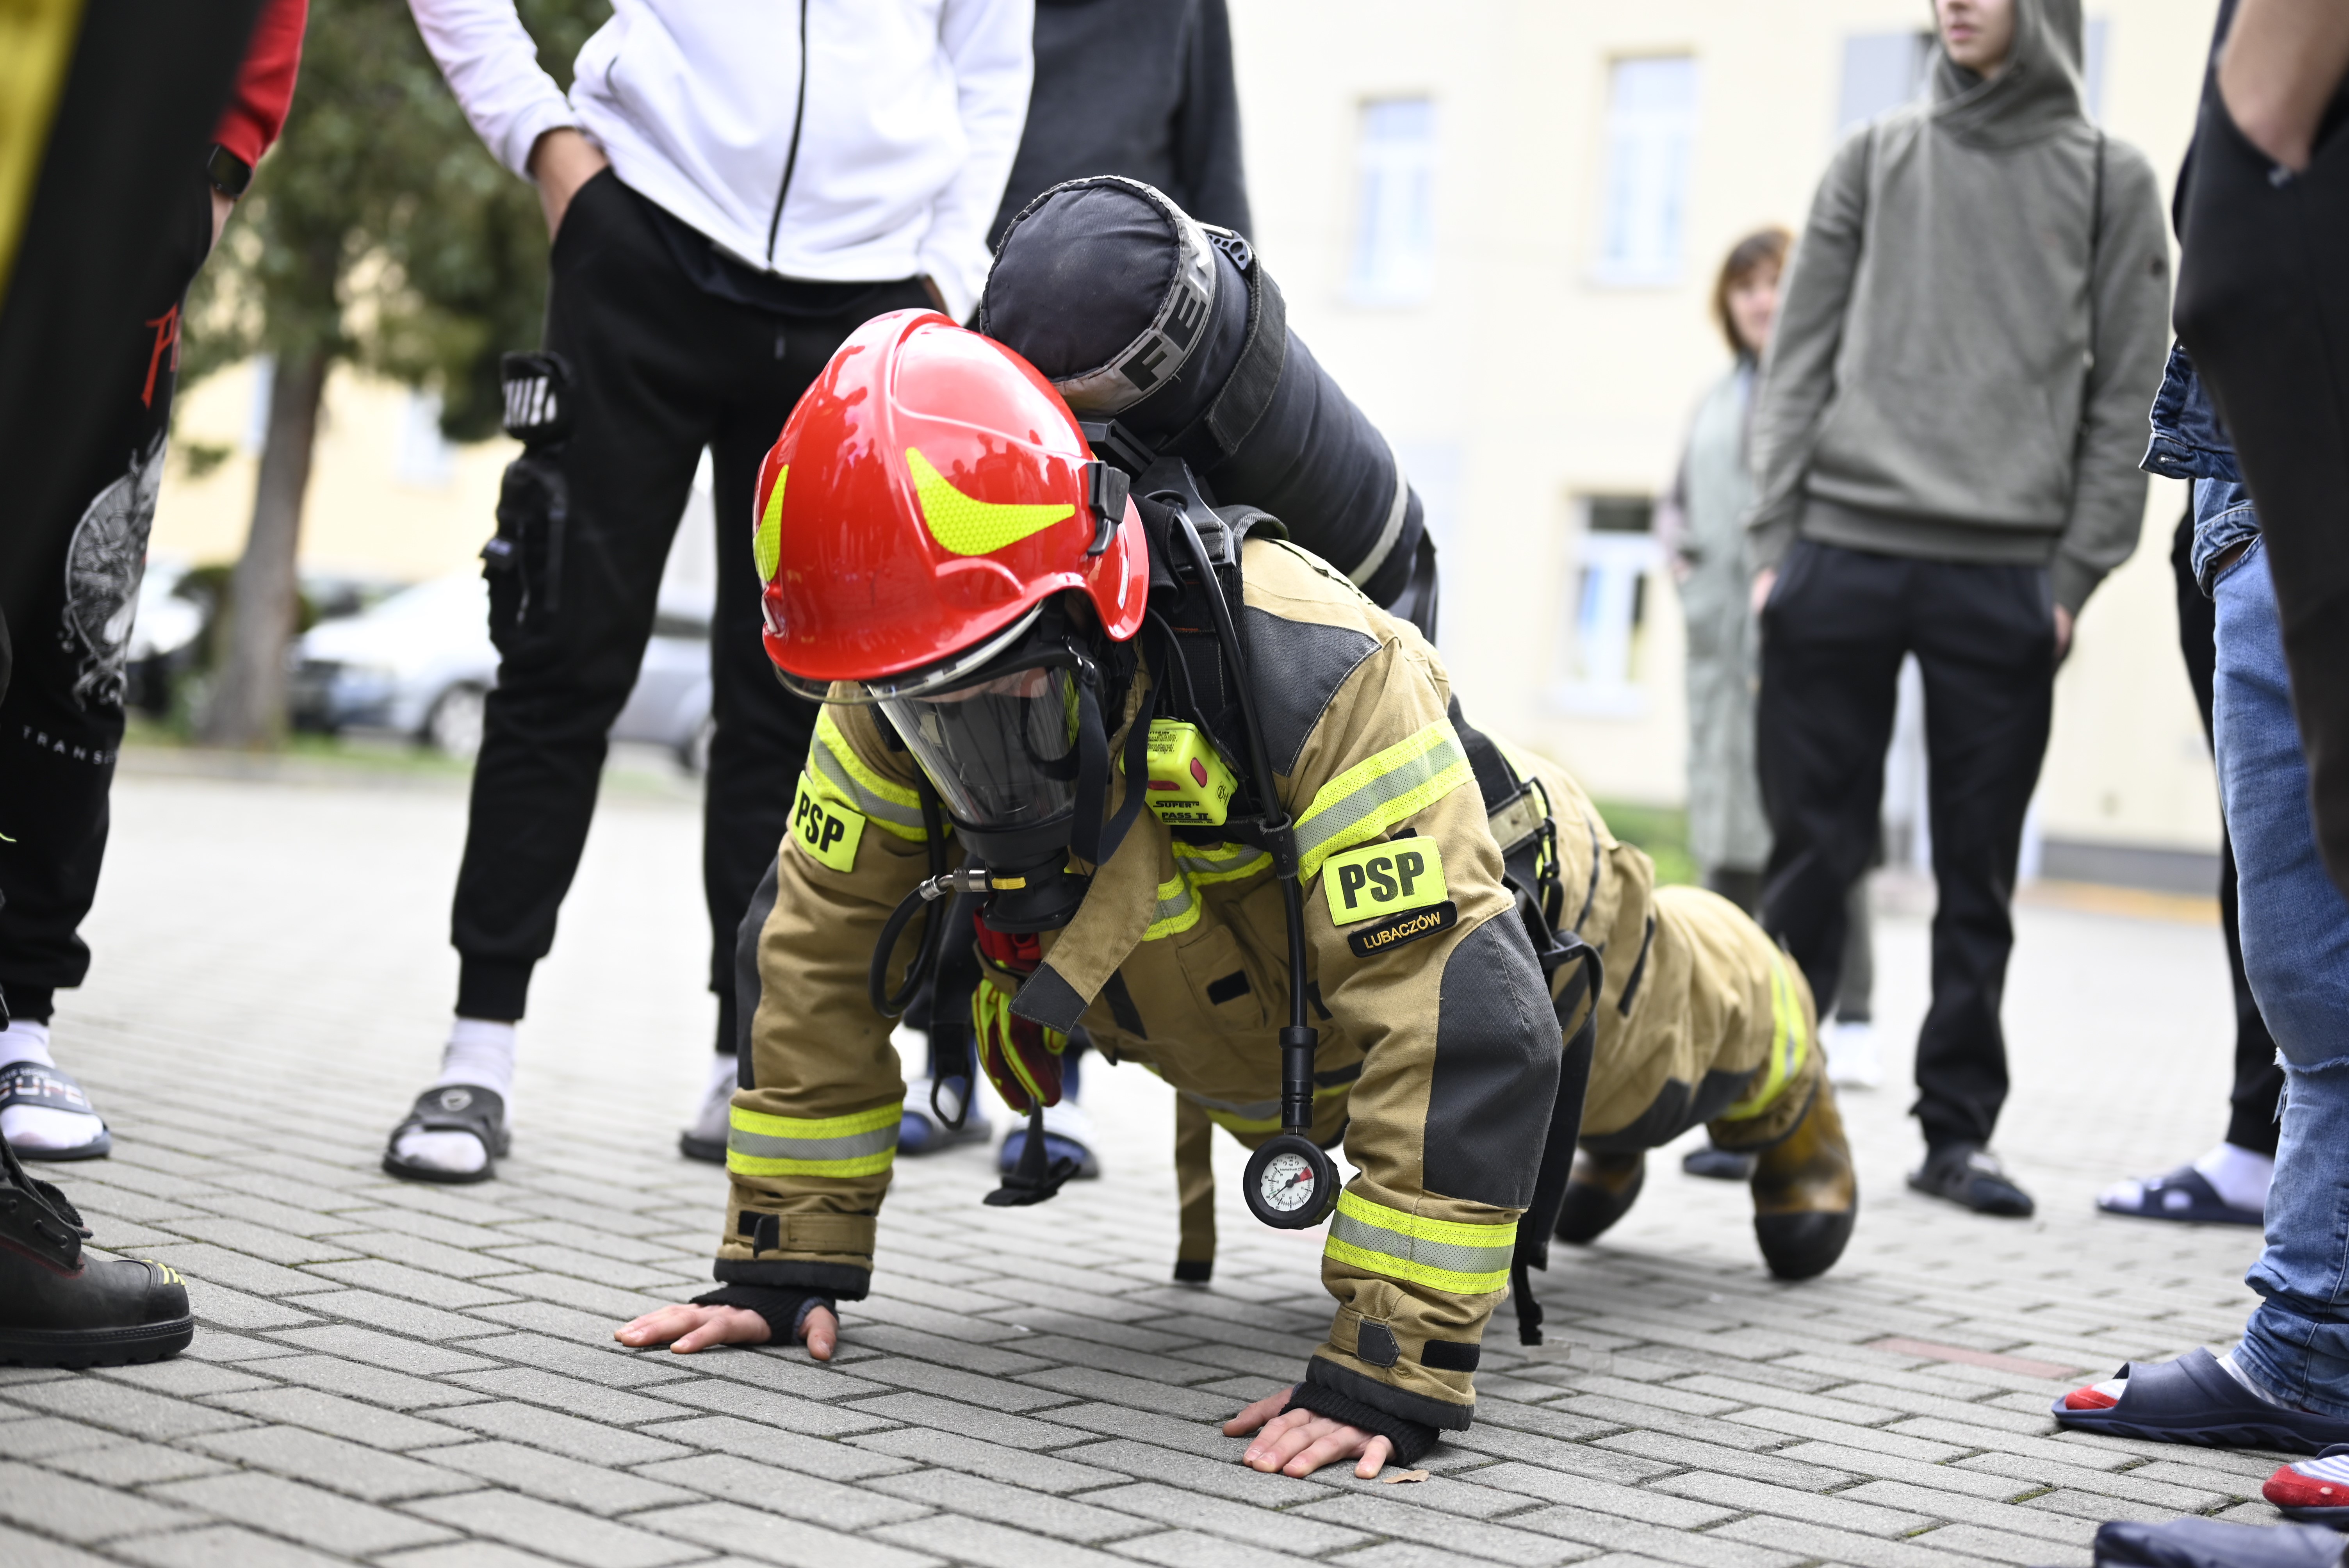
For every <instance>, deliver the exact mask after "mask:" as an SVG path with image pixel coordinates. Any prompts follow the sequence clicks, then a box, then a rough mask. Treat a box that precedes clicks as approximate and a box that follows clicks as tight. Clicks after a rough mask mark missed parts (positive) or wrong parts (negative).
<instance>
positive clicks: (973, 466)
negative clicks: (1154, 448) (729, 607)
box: [753, 310, 1150, 696]
mask: <svg viewBox="0 0 2349 1568" xmlns="http://www.w3.org/2000/svg"><path fill="white" fill-rule="evenodd" d="M1122 478H1123V476H1122V475H1117V474H1116V471H1115V470H1113V469H1108V468H1107V467H1106V465H1103V464H1100V463H1098V462H1096V461H1095V460H1094V459H1093V455H1092V448H1090V447H1089V446H1087V445H1086V443H1085V438H1084V435H1083V433H1082V432H1081V431H1080V430H1079V429H1078V428H1077V421H1076V418H1075V416H1073V415H1071V413H1070V412H1069V409H1068V406H1067V405H1066V404H1064V403H1062V402H1061V398H1060V396H1059V395H1058V394H1057V393H1055V392H1054V391H1053V390H1052V388H1051V386H1050V383H1048V382H1047V381H1045V379H1044V378H1043V377H1041V376H1040V375H1038V374H1037V373H1036V371H1035V369H1034V368H1033V367H1032V366H1030V365H1029V363H1028V362H1027V361H1026V360H1024V359H1022V358H1020V357H1019V355H1017V354H1015V353H1013V352H1012V351H1011V350H1010V349H1009V348H1006V347H1005V346H1003V345H1001V344H999V343H997V342H995V341H994V340H992V339H991V338H986V337H981V336H980V335H978V334H977V333H975V332H967V331H965V330H964V329H962V328H961V327H959V326H957V325H955V324H954V323H953V322H951V321H949V320H947V318H946V317H945V316H943V315H938V314H937V313H936V312H935V311H922V310H901V311H894V312H892V313H890V314H889V315H881V316H875V317H874V319H873V320H871V321H868V322H866V323H865V324H864V325H863V326H861V327H859V328H858V329H857V330H856V331H855V332H854V333H853V334H851V335H850V336H849V338H848V340H847V341H846V342H845V343H843V344H842V345H841V346H840V351H839V352H838V353H836V354H834V355H833V356H832V363H830V364H829V365H827V366H824V368H823V374H822V375H820V376H818V377H816V379H815V383H814V385H813V386H812V387H809V388H808V390H807V395H806V396H805V397H802V398H801V399H800V401H799V407H796V408H794V409H792V417H791V419H790V421H789V422H788V423H787V424H785V425H784V427H783V433H782V436H781V438H780V439H779V440H777V441H776V442H775V445H774V449H773V450H771V451H770V452H769V453H768V454H767V460H766V463H765V464H764V465H763V466H762V467H761V469H760V471H759V494H758V513H757V519H756V532H755V534H754V536H753V537H754V543H753V552H754V554H755V556H756V559H757V562H758V566H759V575H760V576H761V578H762V579H763V580H764V581H765V583H766V590H765V593H764V597H763V601H762V604H763V608H764V611H765V615H766V623H767V624H766V644H767V656H768V657H769V658H771V659H772V660H773V661H774V664H775V667H776V668H777V669H779V670H781V672H782V674H783V676H784V680H785V683H786V684H787V685H789V686H792V688H793V689H794V690H798V691H801V692H802V693H803V694H806V695H809V696H822V695H823V690H824V688H825V687H826V686H829V685H830V684H831V683H832V682H833V681H874V680H883V679H885V678H886V677H889V676H902V675H905V674H907V673H909V672H913V671H917V670H922V669H924V668H925V667H926V666H929V665H937V664H939V663H940V662H941V661H945V660H949V659H951V658H953V656H954V655H957V654H961V653H966V652H968V651H969V650H973V649H981V648H984V647H986V646H988V645H990V644H991V642H992V641H993V640H994V639H996V638H997V636H998V634H1009V633H1011V632H1014V631H1016V630H1017V629H1018V627H1019V624H1022V623H1024V622H1026V621H1027V620H1028V618H1029V617H1030V614H1031V613H1033V612H1035V611H1036V610H1037V609H1038V608H1039V607H1040V606H1041V605H1042V603H1044V601H1045V600H1047V599H1049V598H1050V597H1051V596H1052V595H1053V594H1055V593H1062V592H1065V591H1068V590H1071V589H1074V590H1077V591H1079V592H1081V593H1084V594H1085V595H1086V596H1087V597H1088V598H1089V599H1091V600H1092V606H1093V609H1094V611H1095V612H1096V613H1097V614H1099V615H1100V617H1101V621H1102V625H1103V626H1104V627H1105V628H1106V629H1107V630H1108V633H1109V634H1110V635H1111V636H1112V637H1114V638H1117V639H1119V640H1121V641H1123V639H1125V638H1128V637H1131V636H1132V635H1133V634H1134V632H1135V631H1136V630H1138V629H1139V628H1140V626H1141V624H1142V614H1143V601H1144V599H1145V598H1146V596H1147V594H1148V592H1149V587H1150V566H1149V561H1148V556H1147V554H1146V552H1145V550H1144V547H1143V532H1142V522H1141V519H1140V518H1139V517H1138V516H1137V515H1136V514H1135V512H1134V510H1133V504H1132V502H1131V501H1129V500H1126V499H1125V497H1124V488H1123V484H1121V483H1117V482H1116V480H1120V479H1122ZM1097 509H1098V510H1097ZM1112 520H1113V521H1112Z"/></svg>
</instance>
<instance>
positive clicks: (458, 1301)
mask: <svg viewBox="0 0 2349 1568" xmlns="http://www.w3.org/2000/svg"><path fill="white" fill-rule="evenodd" d="M302 1272H303V1273H305V1274H316V1275H317V1276H318V1277H319V1278H320V1279H326V1280H332V1281H334V1282H335V1283H336V1284H347V1285H350V1286H352V1287H354V1288H356V1289H358V1290H367V1291H373V1292H374V1293H376V1294H377V1295H387V1296H394V1297H397V1298H398V1299H400V1300H402V1301H413V1302H420V1303H422V1304H423V1305H426V1306H437V1307H441V1308H444V1309H446V1310H449V1311H452V1312H453V1311H455V1310H457V1309H458V1308H460V1307H467V1306H495V1305H502V1304H504V1303H508V1302H512V1300H513V1299H514V1298H513V1297H512V1295H508V1294H507V1293H506V1292H504V1291H502V1290H492V1289H491V1288H490V1287H488V1286H486V1285H484V1284H481V1283H479V1282H478V1281H471V1280H457V1279H450V1278H449V1277H448V1276H447V1275H445V1274H427V1273H426V1272H425V1271H424V1270H422V1269H412V1268H409V1267H408V1266H407V1265H406V1264H396V1263H393V1262H391V1261H389V1260H388V1259H386V1258H359V1259H357V1260H355V1261H353V1262H351V1263H347V1264H311V1265H310V1266H309V1267H307V1268H305V1270H303V1271H302ZM424 1550H426V1551H428V1552H431V1551H439V1550H440V1548H438V1547H426V1548H424Z"/></svg>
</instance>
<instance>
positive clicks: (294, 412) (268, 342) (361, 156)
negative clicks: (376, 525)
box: [181, 0, 610, 746]
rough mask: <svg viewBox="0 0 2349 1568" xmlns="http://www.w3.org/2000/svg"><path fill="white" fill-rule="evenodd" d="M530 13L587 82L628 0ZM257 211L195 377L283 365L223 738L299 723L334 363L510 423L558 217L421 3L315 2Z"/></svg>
mask: <svg viewBox="0 0 2349 1568" xmlns="http://www.w3.org/2000/svg"><path fill="white" fill-rule="evenodd" d="M520 10H521V14H522V17H523V25H524V26H527V27H528V28H529V29H530V32H531V35H532V36H533V37H534V38H535V39H536V40H537V41H538V45H539V54H540V59H541V61H542V63H543V64H545V65H546V66H547V67H549V69H550V70H551V71H552V73H553V74H554V77H555V79H556V80H557V81H558V82H559V83H561V84H563V85H564V86H565V87H566V88H567V87H568V86H569V83H570V77H571V62H572V60H573V59H574V57H576V56H577V54H578V52H579V46H580V45H582V44H583V43H585V41H586V38H587V36H588V35H589V34H590V33H592V32H593V31H595V28H596V27H597V26H600V25H601V24H602V22H603V21H604V19H605V16H607V15H609V14H610V5H609V4H608V0H521V5H520ZM237 205H238V209H239V211H238V212H237V214H236V216H235V217H234V218H233V220H232V221H231V222H230V225H229V229H228V232H227V234H226V236H225V237H224V239H223V241H222V245H221V247H220V250H219V251H218V253H215V254H214V256H213V257H212V263H211V264H210V265H209V266H208V267H207V268H206V269H205V271H204V273H203V275H202V278H201V279H200V280H199V281H198V284H197V285H196V289H195V291H194V293H193V295H192V297H191V300H190V306H189V311H188V315H187V320H188V323H189V327H188V333H187V341H188V351H187V354H186V355H185V356H184V357H183V359H182V363H181V377H182V379H183V380H186V381H192V380H194V379H196V378H198V377H202V375H204V374H205V373H206V372H208V371H210V370H213V369H217V368H219V367H220V366H223V365H229V364H233V363H236V362H238V361H240V360H243V359H245V358H247V357H249V356H252V355H254V354H268V355H270V356H273V357H274V365H275V368H274V372H273V374H272V378H271V408H270V420H269V434H268V440H267V445H266V447H265V448H264V450H263V453H262V459H261V467H260V472H259V476H258V478H257V480H256V482H255V486H254V512H253V526H252V529H251V531H250V534H249V535H248V538H247V540H246V543H245V549H244V554H243V558H242V559H241V560H240V561H239V562H238V563H237V570H236V573H235V577H234V579H233V587H232V590H231V593H230V603H229V604H228V613H227V614H226V615H225V616H223V617H222V624H221V635H220V648H221V658H220V664H221V675H220V681H219V685H218V687H217V689H216V690H215V691H214V693H213V695H212V701H211V703H210V704H209V706H208V710H207V712H206V715H205V717H204V719H203V722H202V735H203V738H205V739H206V740H209V741H211V742H212V743H214V744H218V745H235V746H256V745H266V744H270V743H272V742H273V741H274V740H275V739H276V738H278V737H279V736H280V735H281V734H282V733H283V730H284V726H285V645H286V642H287V640H288V639H289V638H290V637H291V636H292V634H293V630H294V624H295V603H296V591H295V558H296V556H297V554H298V552H299V546H300V539H301V520H302V500H303V492H304V491H305V489H306V488H307V486H308V483H309V474H310V452H311V449H312V447H313V446H314V445H315V443H316V436H317V415H318V407H319V403H320V399H321V397H323V395H324V391H325V387H326V377H327V374H328V372H329V370H330V369H331V367H332V366H333V365H334V364H335V363H336V361H342V360H347V361H352V362H355V363H357V364H358V365H360V366H365V367H366V368H367V369H369V370H372V371H375V372H377V373H378V374H381V375H385V376H388V377H393V378H395V379H397V380H400V381H404V382H406V383H408V384H409V385H410V386H415V387H429V388H430V389H432V390H434V391H437V392H438V393H440V397H441V417H440V423H441V428H442V430H443V431H444V432H445V433H446V434H447V435H449V436H450V438H453V439H458V440H467V439H478V438H481V437H484V436H488V435H491V434H492V433H493V432H495V430H496V429H497V428H498V420H499V413H500V407H499V404H500V397H499V388H498V356H499V355H500V354H502V353H503V352H504V351H505V350H507V349H510V348H523V347H530V346H534V345H535V344H536V343H537V341H538V332H539V321H540V317H541V315H542V313H543V309H544V304H545V298H546V229H545V222H544V220H543V218H542V216H541V215H540V211H539V205H538V200H537V195H536V192H535V191H533V189H532V188H531V187H530V186H529V185H528V184H527V183H526V182H524V181H521V180H518V179H516V178H515V177H514V176H513V175H512V174H510V173H508V172H507V171H506V170H504V169H503V168H502V167H501V166H500V165H499V163H498V161H497V160H495V159H494V158H492V156H491V155H490V152H489V150H488V149H487V148H485V147H483V146H482V145H481V140H480V139H479V138H477V137H476V136H475V135H474V134H473V131H472V128H471V126H469V125H468V124H467V123H466V121H465V117H464V115H463V113H462V112H461V111H460V109H459V108H458V107H457V100H456V98H454V97H453V96H452V95H451V94H450V91H449V88H448V86H447V84H446V83H444V82H443V81H442V80H441V78H440V70H439V69H438V67H435V66H434V65H433V63H432V57H431V56H430V54H429V53H428V52H427V51H426V49H425V47H424V41H423V39H422V38H421V37H420V36H419V35H418V33H417V31H416V24H415V22H414V20H413V19H412V18H411V17H410V16H409V11H408V6H407V5H406V4H405V0H311V4H310V22H309V27H308V31H307V34H306V36H305V38H304V40H303V48H302V72H301V78H300V81H299V84H298V85H297V87H296V88H295V95H294V105H293V109H292V112H291V113H290V114H289V115H288V116H287V118H286V121H285V135H284V137H283V138H282V139H280V140H279V142H278V145H277V147H276V149H275V150H274V151H273V152H271V153H270V154H269V156H268V157H266V158H265V159H264V160H263V161H262V164H261V168H260V170H258V171H257V173H256V175H255V177H254V183H253V188H252V190H251V191H248V192H247V193H246V195H245V198H244V200H243V201H240V202H239V203H238V204H237Z"/></svg>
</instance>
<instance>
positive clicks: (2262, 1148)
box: [2169, 505, 2283, 1160]
mask: <svg viewBox="0 0 2349 1568" xmlns="http://www.w3.org/2000/svg"><path fill="white" fill-rule="evenodd" d="M2193 550H2194V509H2193V507H2192V506H2190V505H2189V507H2188V508H2187V509H2186V515H2185V516H2184V517H2182V518H2180V519H2179V520H2178V532H2177V535H2176V537H2175V538H2173V539H2172V540H2171V541H2170V545H2169V569H2170V573H2171V575H2172V576H2173V577H2175V578H2176V580H2177V583H2178V652H2179V653H2181V654H2183V655H2185V656H2186V679H2187V682H2188V684H2189V685H2191V686H2193V688H2194V706H2195V707H2196V708H2197V709H2198V710H2199V712H2200V713H2201V715H2202V738H2203V739H2204V740H2206V741H2208V740H2209V738H2210V690H2211V686H2212V683H2213V682H2214V681H2215V680H2216V679H2217V667H2218V662H2219V660H2218V654H2219V650H2218V634H2219V611H2218V606H2217V605H2215V604H2213V603H2210V601H2209V598H2208V597H2206V596H2205V595H2204V594H2203V592H2202V586H2201V584H2200V583H2197V582H2195V581H2194V562H2193ZM2219 923H2220V926H2221V927H2222V928H2223V929H2224V930H2225V932H2226V934H2227V973H2228V975H2229V976H2230V978H2231V979H2232V980H2233V981H2234V985H2235V1088H2234V1090H2233V1092H2232V1093H2230V1095H2229V1096H2228V1097H2227V1104H2228V1110H2227V1141H2228V1142H2230V1143H2231V1144H2233V1145H2235V1146H2236V1147H2237V1148H2239V1149H2249V1150H2252V1151H2254V1152H2255V1153H2260V1154H2264V1155H2266V1156H2267V1157H2268V1158H2269V1159H2271V1160H2272V1159H2274V1158H2275V1151H2276V1133H2277V1131H2278V1128H2277V1125H2276V1102H2277V1101H2278V1100H2280V1099H2282V1098H2283V1068H2280V1067H2278V1066H2276V1059H2275V1056H2276V1043H2275V1037H2274V1036H2273V1035H2271V1034H2269V1033H2268V1026H2267V1020H2266V1019H2264V1018H2262V1017H2261V1016H2260V1004H2259V1002H2258V1000H2257V998H2255V997H2253V996H2252V995H2251V982H2250V981H2249V980H2247V979H2245V978H2244V976H2243V933H2242V927H2241V925H2240V923H2238V922H2237V919H2236V905H2235V851H2234V846H2233V845H2232V844H2230V842H2229V841H2228V840H2227V829H2226V823H2225V822H2224V821H2223V820H2222V821H2221V822H2220V825H2219Z"/></svg>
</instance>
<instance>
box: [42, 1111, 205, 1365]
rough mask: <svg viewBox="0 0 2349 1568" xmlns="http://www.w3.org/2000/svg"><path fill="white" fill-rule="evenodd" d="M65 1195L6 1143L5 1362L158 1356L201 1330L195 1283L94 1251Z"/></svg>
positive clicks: (118, 1361) (159, 1267)
mask: <svg viewBox="0 0 2349 1568" xmlns="http://www.w3.org/2000/svg"><path fill="white" fill-rule="evenodd" d="M88 1234H89V1233H88V1231H87V1230H85V1229H84V1228H83V1226H82V1222H81V1216H80V1215H79V1214H78V1213H76V1212H74V1206H73V1205H72V1204H71V1203H69V1202H67V1201H66V1196H65V1194H64V1193H63V1192H60V1191H57V1188H55V1187H52V1186H50V1185H49V1184H48V1183H47V1182H46V1181H34V1180H33V1179H32V1178H31V1177H30V1176H27V1175H26V1173H25V1168H24V1166H22V1165H20V1164H18V1163H17V1161H16V1154H15V1152H14V1151H13V1150H10V1149H9V1148H8V1146H7V1144H6V1143H5V1142H0V1367H7V1366H16V1367H75V1368H78V1367H120V1366H123V1365H125V1364H126V1363H129V1362H138V1361H160V1360H161V1359H163V1357H167V1356H174V1355H177V1354H178V1353H179V1352H180V1351H181V1350H183V1349H185V1348H186V1347H187V1345H188V1341H189V1340H190V1339H191V1338H193V1337H194V1336H195V1332H196V1325H195V1319H193V1318H192V1317H191V1316H190V1315H188V1289H187V1286H186V1285H185V1284H182V1283H181V1280H180V1276H179V1275H178V1274H174V1273H173V1272H172V1271H171V1269H169V1268H167V1267H165V1266H164V1265H163V1264H159V1263H150V1262H147V1261H144V1260H141V1261H140V1262H136V1263H134V1262H132V1261H130V1260H129V1259H128V1258H93V1257H88V1256H85V1255H84V1253H83V1252H82V1245H81V1243H82V1239H83V1238H84V1237H86V1236H87V1235H88Z"/></svg>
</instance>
